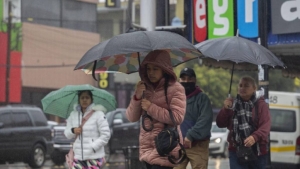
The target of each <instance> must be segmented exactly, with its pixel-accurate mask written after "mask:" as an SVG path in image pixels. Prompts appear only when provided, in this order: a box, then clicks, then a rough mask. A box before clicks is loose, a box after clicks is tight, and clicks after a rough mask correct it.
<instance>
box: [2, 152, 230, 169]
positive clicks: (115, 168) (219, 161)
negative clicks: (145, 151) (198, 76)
mask: <svg viewBox="0 0 300 169" xmlns="http://www.w3.org/2000/svg"><path fill="white" fill-rule="evenodd" d="M66 168H67V167H66V166H65V165H64V166H56V165H54V164H53V163H52V161H51V160H47V161H46V163H45V165H44V167H42V169H66ZM0 169H30V167H29V166H28V165H27V164H24V163H15V164H6V165H0ZM103 169H125V158H124V156H123V154H116V155H114V156H112V157H111V160H110V161H109V162H108V163H107V164H106V166H105V167H104V168H103ZM187 169H191V167H190V166H188V167H187ZM208 169H229V162H228V159H223V158H210V159H209V166H208Z"/></svg>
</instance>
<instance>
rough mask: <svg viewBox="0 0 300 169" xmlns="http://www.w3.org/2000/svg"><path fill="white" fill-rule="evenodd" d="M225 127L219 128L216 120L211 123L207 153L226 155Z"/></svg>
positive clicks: (226, 131) (226, 133)
mask: <svg viewBox="0 0 300 169" xmlns="http://www.w3.org/2000/svg"><path fill="white" fill-rule="evenodd" d="M228 132H229V130H227V128H219V127H218V126H217V124H216V122H213V123H212V127H211V138H210V142H209V153H210V155H211V156H213V157H216V156H218V155H221V156H222V157H224V158H227V157H228V143H227V135H228Z"/></svg>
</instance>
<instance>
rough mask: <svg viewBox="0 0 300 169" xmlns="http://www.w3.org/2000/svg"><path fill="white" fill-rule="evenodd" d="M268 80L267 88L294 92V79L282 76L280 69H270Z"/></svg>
mask: <svg viewBox="0 0 300 169" xmlns="http://www.w3.org/2000/svg"><path fill="white" fill-rule="evenodd" d="M269 82H270V84H269V90H273V91H286V92H294V91H295V90H296V85H295V83H294V79H291V78H286V77H283V76H282V73H281V70H272V69H271V70H270V71H269Z"/></svg>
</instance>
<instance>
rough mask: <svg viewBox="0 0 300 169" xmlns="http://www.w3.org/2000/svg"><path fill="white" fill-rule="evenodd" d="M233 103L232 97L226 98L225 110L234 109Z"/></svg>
mask: <svg viewBox="0 0 300 169" xmlns="http://www.w3.org/2000/svg"><path fill="white" fill-rule="evenodd" d="M232 102H233V99H232V98H231V97H229V98H226V99H225V100H224V108H225V109H231V108H232Z"/></svg>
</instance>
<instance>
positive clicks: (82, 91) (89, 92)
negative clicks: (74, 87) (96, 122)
mask: <svg viewBox="0 0 300 169" xmlns="http://www.w3.org/2000/svg"><path fill="white" fill-rule="evenodd" d="M83 93H87V94H88V95H89V96H90V97H91V99H92V103H93V101H94V99H93V93H92V91H90V90H80V91H78V103H80V101H79V100H80V96H81V95H82V94H83Z"/></svg>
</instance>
